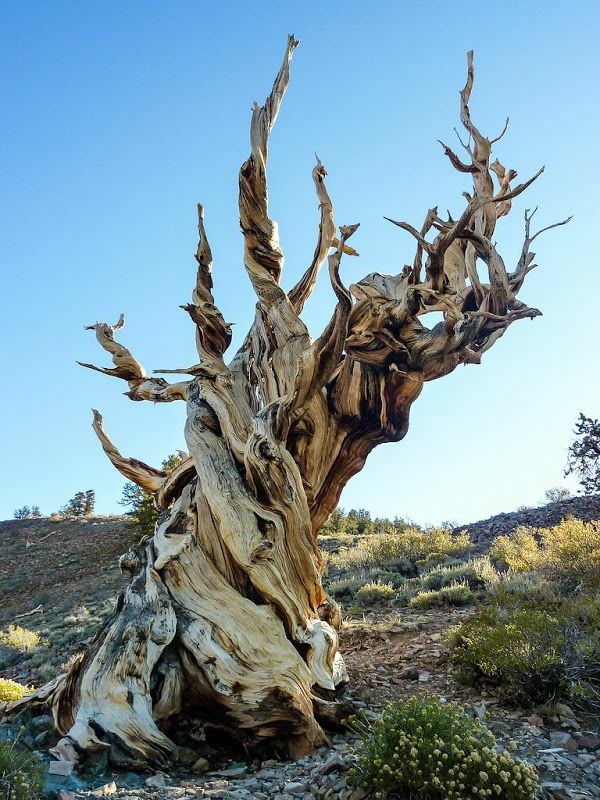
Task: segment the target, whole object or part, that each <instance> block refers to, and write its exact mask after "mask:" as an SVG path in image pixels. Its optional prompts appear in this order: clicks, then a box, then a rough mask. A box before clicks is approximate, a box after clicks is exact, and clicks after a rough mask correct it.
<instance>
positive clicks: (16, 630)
mask: <svg viewBox="0 0 600 800" xmlns="http://www.w3.org/2000/svg"><path fill="white" fill-rule="evenodd" d="M41 644H42V640H41V638H40V635H39V633H35V632H34V631H28V630H26V629H25V628H22V627H21V626H20V625H9V626H8V630H6V631H0V645H2V646H3V647H8V648H9V649H11V650H18V651H19V652H21V653H29V652H31V651H33V650H35V649H36V648H37V647H39V646H40V645H41Z"/></svg>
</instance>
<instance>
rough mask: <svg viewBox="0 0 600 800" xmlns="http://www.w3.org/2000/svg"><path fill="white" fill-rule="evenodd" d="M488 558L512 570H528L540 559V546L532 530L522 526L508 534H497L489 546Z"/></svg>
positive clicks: (497, 564)
mask: <svg viewBox="0 0 600 800" xmlns="http://www.w3.org/2000/svg"><path fill="white" fill-rule="evenodd" d="M490 558H491V560H492V563H493V564H495V565H496V566H499V567H503V568H509V569H512V570H513V571H514V572H529V571H530V570H532V569H535V568H536V567H537V566H538V564H539V560H540V547H539V545H538V542H537V539H536V538H535V536H534V533H533V531H532V530H531V529H530V528H525V527H523V526H521V527H519V528H517V529H516V530H514V531H513V532H512V533H511V534H509V535H508V536H498V537H497V538H496V539H494V541H493V543H492V546H491V547H490Z"/></svg>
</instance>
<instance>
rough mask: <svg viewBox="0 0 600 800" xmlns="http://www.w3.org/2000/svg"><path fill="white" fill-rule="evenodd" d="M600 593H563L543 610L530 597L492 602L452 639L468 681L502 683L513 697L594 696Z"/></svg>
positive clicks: (598, 683)
mask: <svg viewBox="0 0 600 800" xmlns="http://www.w3.org/2000/svg"><path fill="white" fill-rule="evenodd" d="M599 630H600V598H597V597H596V598H594V597H589V596H582V597H570V598H560V599H558V600H557V601H555V602H554V604H549V606H548V610H545V611H541V610H539V608H537V607H536V604H535V603H534V602H532V601H531V600H530V599H528V600H526V601H523V602H516V603H515V604H514V605H513V606H507V607H502V606H500V605H497V604H496V605H493V606H491V607H489V608H485V609H483V610H482V611H480V612H479V614H478V615H477V616H475V617H473V618H471V619H470V620H467V621H466V622H463V623H462V624H460V625H458V626H456V627H455V628H453V629H452V630H451V631H450V632H449V634H448V637H447V643H448V644H449V645H450V647H451V648H452V650H453V659H454V662H455V664H457V666H458V668H459V677H460V678H461V679H463V680H466V681H467V682H477V681H478V680H484V681H487V682H490V683H493V684H496V685H497V686H499V687H500V690H501V692H502V694H503V695H504V696H505V698H506V699H507V700H509V701H512V702H514V703H517V704H520V705H525V706H527V705H533V704H535V703H539V702H545V701H548V700H551V699H554V698H557V697H561V696H562V697H565V698H570V697H576V699H579V700H582V701H585V697H586V696H587V697H589V698H590V699H593V698H594V697H595V696H597V695H598V689H599V688H600V637H599V636H598V631H599Z"/></svg>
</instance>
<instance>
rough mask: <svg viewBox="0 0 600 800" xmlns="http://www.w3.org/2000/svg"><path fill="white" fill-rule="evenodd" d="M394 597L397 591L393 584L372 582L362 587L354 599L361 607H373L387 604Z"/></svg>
mask: <svg viewBox="0 0 600 800" xmlns="http://www.w3.org/2000/svg"><path fill="white" fill-rule="evenodd" d="M394 595H395V591H394V587H393V586H392V584H391V583H381V582H380V581H372V582H371V583H365V584H364V585H363V586H361V587H360V589H358V591H357V592H356V594H355V595H354V599H355V600H356V602H357V603H358V604H359V605H361V606H371V605H379V604H382V603H387V602H388V601H389V600H391V599H392V597H393V596H394Z"/></svg>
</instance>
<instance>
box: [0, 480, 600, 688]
mask: <svg viewBox="0 0 600 800" xmlns="http://www.w3.org/2000/svg"><path fill="white" fill-rule="evenodd" d="M568 516H577V517H579V518H581V519H584V520H590V519H600V495H595V496H594V497H590V498H585V497H583V498H572V499H570V500H566V501H562V502H559V503H552V504H549V505H546V506H542V507H540V508H537V509H525V510H522V511H518V512H514V513H510V514H499V515H497V516H495V517H491V518H490V519H487V520H482V521H479V522H476V523H473V524H472V525H469V526H461V529H464V528H465V527H466V529H467V530H468V531H469V534H470V536H471V538H472V540H473V541H474V542H475V544H476V548H477V550H478V551H484V550H486V549H487V548H488V547H489V544H490V543H491V541H492V540H493V539H494V538H495V537H496V536H498V535H500V534H505V533H509V532H510V531H511V530H514V529H515V528H516V527H517V526H518V525H535V526H548V525H555V524H557V523H558V522H560V520H561V519H564V518H565V517H568ZM330 538H331V537H330ZM135 541H136V535H135V533H134V531H133V530H132V528H131V526H130V525H129V524H128V520H127V517H123V516H115V517H91V518H88V519H71V520H60V521H56V520H50V519H32V520H10V521H5V522H0V552H1V553H2V558H1V559H0V630H7V627H8V625H11V624H12V625H20V626H22V627H23V628H26V629H28V630H30V631H34V632H35V633H37V634H39V635H40V637H41V638H42V640H43V642H44V643H45V645H46V646H45V647H43V648H41V649H40V650H38V651H37V652H34V653H32V654H31V655H25V656H23V655H21V656H20V657H19V658H17V657H16V656H15V655H14V653H11V652H10V651H8V650H7V649H6V648H3V647H2V646H0V675H1V676H4V677H11V678H16V679H17V680H19V681H21V682H25V683H29V684H34V685H38V684H41V683H44V682H45V681H47V680H49V679H50V678H52V677H54V675H55V674H57V673H58V672H59V671H61V670H62V669H63V667H64V664H65V662H66V661H67V660H68V659H69V657H70V656H72V655H73V654H74V653H76V652H79V651H80V650H82V649H83V647H85V645H86V644H87V643H88V641H89V640H90V639H91V637H92V636H93V635H94V634H95V632H96V630H97V629H98V626H99V625H100V624H101V623H102V622H103V621H104V620H105V619H106V617H107V615H108V614H109V613H110V611H111V610H112V608H113V605H114V601H115V598H116V596H117V594H118V592H119V591H120V590H121V589H122V588H123V587H124V586H125V585H126V582H127V577H126V576H125V575H122V574H121V572H120V570H119V566H118V560H119V556H120V555H121V554H122V553H124V552H125V551H126V550H127V549H128V548H129V547H130V546H131V545H132V543H134V542H135ZM322 544H323V546H324V548H325V549H326V550H329V551H331V550H337V549H338V547H339V546H340V544H345V545H347V542H338V541H337V540H335V537H333V540H332V541H325V540H324V541H323V543H322ZM40 606H41V610H39V607H40ZM34 609H38V610H36V612H35V613H34V614H32V615H28V612H30V611H33V610H34Z"/></svg>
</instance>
